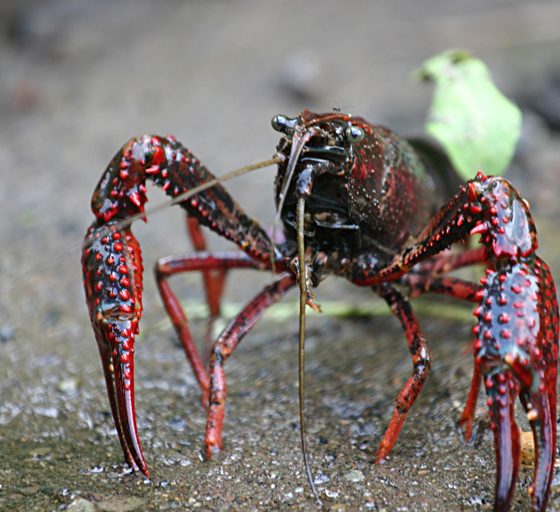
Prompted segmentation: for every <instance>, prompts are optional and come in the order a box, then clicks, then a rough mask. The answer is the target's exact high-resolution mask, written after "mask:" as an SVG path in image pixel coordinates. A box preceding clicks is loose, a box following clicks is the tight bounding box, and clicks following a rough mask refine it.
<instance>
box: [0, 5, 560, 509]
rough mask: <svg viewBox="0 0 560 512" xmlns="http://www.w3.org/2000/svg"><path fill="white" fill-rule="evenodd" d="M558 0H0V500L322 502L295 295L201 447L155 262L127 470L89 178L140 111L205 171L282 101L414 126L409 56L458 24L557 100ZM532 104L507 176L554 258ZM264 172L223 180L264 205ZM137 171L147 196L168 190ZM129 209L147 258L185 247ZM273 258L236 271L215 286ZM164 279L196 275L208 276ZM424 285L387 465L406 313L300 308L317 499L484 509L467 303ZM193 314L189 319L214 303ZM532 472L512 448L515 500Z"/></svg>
mask: <svg viewBox="0 0 560 512" xmlns="http://www.w3.org/2000/svg"><path fill="white" fill-rule="evenodd" d="M558 19H560V2H558V1H542V2H524V1H521V0H519V1H505V0H503V1H499V0H493V1H482V0H475V1H471V2H468V3H466V2H460V1H458V0H454V1H443V0H422V1H417V2H403V1H394V0H391V1H390V0H386V1H376V2H372V1H366V0H351V1H347V2H344V3H343V2H334V1H323V2H317V1H308V2H298V1H296V0H284V1H275V2H273V1H261V2H251V1H249V0H231V1H215V2H202V1H198V2H196V1H190V2H179V1H177V0H164V1H160V2H149V1H146V0H136V1H132V0H128V1H126V0H121V1H118V2H115V1H109V0H96V1H91V0H76V1H74V2H64V1H61V0H43V1H42V2H38V1H32V0H26V1H21V0H19V1H17V2H16V1H8V0H4V1H3V2H0V116H1V119H2V122H1V123H0V162H1V166H0V169H1V170H0V176H1V178H2V179H1V182H0V201H1V204H2V213H3V215H2V220H1V221H0V241H1V242H2V251H1V254H0V368H2V372H1V374H0V396H1V397H2V402H1V403H0V443H1V450H2V452H1V453H2V456H1V457H0V509H3V510H14V511H18V510H22V511H29V510H41V511H42V510H61V509H62V510H64V509H66V510H72V511H74V512H76V511H82V512H85V511H95V510H103V511H117V510H118V511H132V510H167V509H181V510H184V509H189V510H190V509H192V510H233V509H235V510H313V509H314V502H313V500H312V499H311V497H310V496H309V494H310V493H309V490H308V487H307V485H306V482H305V478H304V475H303V472H302V468H301V454H300V451H299V441H298V435H299V434H298V430H297V400H296V397H297V386H296V383H297V368H296V367H297V364H296V358H297V354H296V343H297V340H296V334H297V321H296V318H295V316H290V317H289V318H288V321H286V319H284V320H280V319H278V318H277V317H275V316H274V315H271V316H269V317H265V318H264V319H263V321H262V322H261V323H260V324H259V325H258V326H257V328H256V329H255V331H254V333H252V334H251V335H250V336H248V337H247V339H246V341H244V343H243V344H242V345H241V347H240V348H239V351H238V352H236V354H235V356H234V357H233V358H232V359H231V360H230V361H228V366H227V371H228V379H229V380H228V386H229V398H228V411H227V421H226V427H225V434H224V435H225V438H224V439H225V450H224V452H223V453H222V454H221V455H220V456H219V457H218V458H216V460H213V461H211V462H203V461H202V460H201V456H200V447H201V445H202V437H203V429H204V422H205V419H204V414H203V411H202V409H201V407H200V405H199V393H198V391H197V387H196V384H195V381H194V379H193V377H192V375H191V373H190V370H189V369H188V368H187V365H186V363H185V361H184V358H183V355H182V353H181V349H180V348H178V346H177V344H176V342H175V340H174V336H173V332H172V330H171V328H170V327H169V324H168V323H166V322H164V321H163V319H164V313H163V310H162V307H161V304H160V302H159V299H158V297H157V292H156V291H155V287H154V284H153V282H152V280H151V276H150V273H149V272H148V273H147V276H146V280H145V281H146V283H145V284H146V291H145V306H146V313H145V317H144V319H143V321H142V329H143V334H142V336H141V337H140V338H139V339H138V343H137V353H136V355H137V397H138V403H137V409H138V416H139V426H140V431H141V437H142V441H143V444H144V449H145V452H146V456H147V458H148V462H149V464H150V467H151V470H152V479H151V480H150V481H146V480H143V479H142V478H141V477H138V476H137V475H130V474H128V472H127V471H126V468H125V467H124V466H123V464H122V462H121V461H122V454H121V452H120V447H119V446H118V441H117V438H116V434H115V431H114V430H113V429H112V421H111V417H110V412H109V406H108V402H107V399H106V396H105V390H104V385H103V381H102V375H101V369H100V364H99V360H98V355H97V349H96V345H95V341H94V339H93V335H92V332H91V328H90V326H89V321H88V318H87V312H86V308H85V305H84V300H83V291H82V285H81V276H80V274H81V270H80V264H79V258H80V256H79V247H80V243H81V238H82V236H83V233H84V232H85V229H86V226H87V225H88V224H89V223H90V222H91V218H92V217H91V213H90V212H89V199H90V194H91V191H92V189H93V187H94V186H95V184H96V183H97V180H98V177H99V175H100V174H101V171H102V169H103V168H104V166H105V165H106V163H107V162H108V160H109V159H110V158H111V156H112V155H113V154H114V152H115V151H116V150H117V149H118V147H119V146H120V145H121V144H122V143H123V142H125V141H126V140H127V139H128V138H129V137H131V136H132V135H137V134H141V133H150V132H151V133H164V134H165V133H173V134H175V135H176V136H177V138H178V139H179V140H181V141H183V142H184V143H185V144H186V145H187V146H189V147H190V148H191V149H192V150H193V151H194V152H195V154H196V155H197V156H198V157H199V158H200V159H201V160H202V161H204V162H206V163H207V165H208V166H209V167H210V168H211V169H213V170H215V172H216V173H217V174H223V173H225V172H226V171H228V170H230V169H233V168H235V167H238V166H241V165H245V164H247V163H250V162H255V161H259V160H262V159H265V158H269V157H270V156H271V154H272V153H273V151H274V147H275V144H276V139H277V134H275V133H274V132H273V130H272V129H271V128H270V124H269V120H270V118H271V117H272V116H273V115H274V114H276V113H279V112H282V113H285V114H294V113H296V112H298V111H300V110H302V109H303V108H305V107H307V108H310V109H312V110H317V111H328V110H331V109H332V108H341V109H342V110H345V111H351V112H353V113H356V114H360V115H363V116H364V117H366V118H368V119H370V120H372V121H377V122H382V123H385V124H387V125H390V126H392V127H393V128H395V129H397V130H398V131H400V132H401V133H404V134H412V133H417V132H418V131H419V130H420V129H421V126H422V119H423V115H424V111H425V109H426V106H427V103H428V101H429V89H428V88H427V87H426V86H423V85H421V84H415V83H414V82H413V81H411V80H410V73H411V71H412V70H414V69H415V68H417V67H418V66H419V65H420V64H421V62H422V61H423V60H424V59H426V58H427V57H429V56H431V55H433V54H435V53H437V52H439V51H442V50H444V49H447V48H452V47H465V48H469V49H471V50H472V51H473V52H474V53H476V54H477V55H479V56H480V57H482V58H483V59H484V60H485V61H486V62H487V63H488V64H489V66H490V68H491V69H492V70H493V74H494V76H495V78H496V80H497V81H498V83H499V84H500V85H501V87H502V88H503V89H504V90H505V91H506V92H507V93H508V94H510V95H512V96H514V97H516V98H518V99H520V100H522V101H523V102H524V104H525V105H529V106H530V105H533V106H534V105H535V104H536V103H538V104H539V105H541V104H542V102H543V101H545V103H544V108H539V111H540V112H541V114H543V113H544V114H545V116H546V114H547V113H549V112H550V113H551V114H552V113H554V112H556V113H558V109H559V108H560V107H559V106H558V105H560V102H555V101H554V97H555V96H554V85H553V82H552V81H551V80H549V77H550V76H552V75H553V74H554V73H556V74H558V73H559V70H560V57H559V55H560V34H559V32H558ZM551 84H552V85H551ZM551 88H552V89H551ZM551 91H552V92H551ZM547 98H552V100H547ZM546 101H548V103H546ZM544 121H545V120H544V119H543V118H542V117H541V116H538V115H536V114H534V113H530V112H528V113H527V116H526V122H525V126H524V136H523V141H522V144H521V145H520V151H519V155H518V158H517V160H516V164H515V165H514V166H513V167H512V169H511V170H510V173H509V176H510V178H511V179H512V180H513V181H514V182H515V184H516V185H517V186H518V187H519V188H520V190H522V192H523V194H524V195H525V196H526V197H527V198H528V199H529V201H530V202H531V204H532V205H533V208H534V212H535V215H536V218H537V222H538V226H539V233H540V245H541V255H542V256H543V257H544V258H545V259H546V260H547V261H548V262H549V263H550V264H551V266H552V268H553V271H554V273H555V275H556V276H560V245H559V244H558V242H557V230H558V223H557V218H558V217H557V216H558V214H559V213H560V206H559V203H558V201H557V197H558V192H559V189H560V185H559V183H560V145H559V144H558V142H559V136H558V134H555V133H554V132H553V131H550V130H548V129H547V127H546V126H545V123H544ZM272 179H273V171H270V170H268V171H267V170H263V171H260V172H258V173H255V174H253V175H251V176H250V177H245V178H241V179H239V180H238V181H236V182H233V183H231V186H229V185H228V188H230V189H231V190H232V191H233V194H234V195H235V196H236V198H237V199H238V200H239V202H240V203H241V204H243V205H244V206H245V207H246V209H247V210H248V211H249V212H250V213H251V214H253V215H255V216H258V217H259V218H260V219H262V220H263V223H264V225H266V226H270V224H271V220H272V218H273V215H274V211H273V205H272V192H271V190H272V185H271V184H272ZM150 192H153V193H151V195H150V200H151V204H152V205H153V204H157V203H158V202H160V201H162V200H163V198H164V196H163V195H162V194H161V193H160V192H159V191H155V190H154V191H150ZM261 192H262V193H261ZM135 232H136V233H137V235H138V237H139V238H140V240H141V241H142V244H143V250H144V256H145V262H146V267H147V268H151V266H152V265H153V263H154V262H155V260H156V259H157V258H158V257H161V256H164V255H168V254H174V253H178V252H181V251H183V250H185V249H186V248H187V247H188V246H187V243H186V237H185V235H184V227H183V218H182V214H181V212H179V211H177V209H170V210H168V211H165V212H162V213H160V214H158V215H157V216H155V215H154V217H153V218H152V219H150V222H149V223H148V224H146V225H144V224H143V225H138V226H137V227H136V229H135ZM211 245H212V247H214V248H221V247H227V244H224V242H222V241H220V240H217V239H214V238H212V239H211ZM236 279H237V280H236ZM267 279H269V276H253V275H252V274H250V273H247V274H243V280H242V281H240V280H239V275H234V276H232V279H231V281H230V285H229V288H228V291H227V300H228V302H233V303H238V302H240V301H243V300H245V299H247V298H248V297H250V296H251V295H253V294H254V293H255V292H256V291H257V290H258V289H259V286H260V285H262V284H263V283H264V282H266V280H267ZM174 284H175V285H176V289H177V290H178V292H179V293H180V294H181V295H182V296H184V297H188V298H189V299H190V300H192V301H200V300H201V299H202V291H201V288H200V283H199V279H198V278H196V277H193V276H191V277H181V278H177V279H176V280H175V281H174ZM318 292H319V293H318V301H319V302H322V301H329V300H335V299H336V300H343V301H347V302H348V303H349V304H367V302H366V301H369V300H371V299H370V294H368V293H367V291H364V290H355V289H354V288H352V287H350V286H348V285H347V284H345V283H343V282H341V281H336V280H330V281H329V282H327V283H325V284H324V286H322V287H321V288H320V289H319V290H318ZM289 300H295V296H293V295H292V296H290V299H289ZM371 303H372V310H373V309H375V307H377V306H380V305H379V304H378V301H375V300H372V301H371ZM429 304H430V303H429V302H423V303H422V304H421V306H422V309H421V310H422V312H423V313H422V314H421V315H420V317H421V319H422V321H423V326H424V329H425V331H426V334H427V336H428V339H429V340H430V341H431V343H432V352H433V359H434V364H433V371H432V374H431V376H430V378H429V380H428V382H427V384H426V386H425V389H424V392H423V393H422V395H421V397H420V398H419V400H418V401H417V403H416V404H415V406H414V408H413V411H412V412H411V414H410V416H409V419H408V421H407V423H406V425H405V427H404V429H403V431H402V434H401V436H400V439H399V442H398V444H397V446H396V448H395V450H394V452H393V455H392V456H391V457H390V458H389V460H388V461H387V463H386V464H383V465H380V466H374V465H372V464H371V460H372V456H373V453H374V451H375V447H376V444H377V442H378V441H379V438H380V436H381V435H382V433H383V430H384V428H385V426H386V425H387V422H388V420H389V417H390V413H391V408H392V404H393V400H394V397H395V396H396V394H397V393H398V390H399V389H400V386H402V384H403V382H404V380H405V379H406V378H407V376H408V374H409V372H410V362H409V358H408V355H407V351H406V344H405V341H404V338H403V335H402V332H401V331H400V328H399V326H398V324H397V322H396V321H395V320H394V319H392V318H390V317H389V316H388V315H387V314H386V313H384V314H381V315H378V316H377V317H375V318H365V319H337V318H333V317H329V316H325V315H323V316H312V317H310V318H309V328H308V355H307V360H308V372H307V381H308V418H309V419H308V421H309V438H310V451H311V459H312V464H313V470H314V472H315V475H316V478H317V485H318V487H319V489H320V492H321V494H322V497H323V499H324V503H325V506H326V508H327V509H330V510H337V511H342V510H348V511H350V510H352V511H353V510H387V511H390V510H403V511H404V510H411V511H412V510H430V511H439V510H442V511H443V510H445V511H449V510H490V509H491V503H492V500H493V493H494V491H493V486H494V475H495V470H494V454H493V446H492V440H491V437H490V435H489V433H488V432H487V429H486V428H485V422H486V413H485V411H484V408H481V409H480V411H479V417H480V418H481V420H480V423H479V425H478V428H477V435H476V437H475V442H474V443H473V444H471V445H467V444H466V443H464V442H463V441H462V437H461V432H460V430H459V429H458V428H457V427H456V424H455V422H456V419H457V418H458V416H459V415H460V412H461V408H462V405H463V404H464V401H465V398H466V394H467V391H468V387H469V382H470V373H471V371H472V364H471V358H470V356H469V354H468V350H469V343H468V342H469V337H470V334H469V332H470V326H471V321H465V320H463V318H464V317H465V315H467V316H468V308H466V309H465V308H461V307H460V306H456V307H454V309H453V315H452V317H454V318H447V319H445V318H436V317H437V316H441V315H438V314H437V312H438V311H441V308H442V306H441V302H440V303H437V304H438V305H437V307H436V308H433V307H432V308H431V307H430V306H429ZM381 309H382V308H381ZM194 327H195V331H196V332H198V334H199V337H200V335H202V333H203V331H204V322H203V321H198V322H195V325H194ZM448 340H449V342H448ZM357 341H358V343H357ZM481 402H483V401H481ZM530 476H531V469H530V468H524V469H523V471H522V474H521V478H520V484H519V489H518V492H517V493H516V501H515V505H514V509H515V510H526V509H527V508H528V506H529V505H528V503H529V502H528V499H527V487H528V485H529V483H530ZM553 485H554V487H553V491H552V495H551V503H550V507H549V509H550V510H560V479H559V477H558V476H557V477H556V479H555V481H554V484H553Z"/></svg>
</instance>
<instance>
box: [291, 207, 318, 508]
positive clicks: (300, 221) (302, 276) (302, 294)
mask: <svg viewBox="0 0 560 512" xmlns="http://www.w3.org/2000/svg"><path fill="white" fill-rule="evenodd" d="M304 215H305V199H304V198H303V197H300V198H299V199H298V202H297V219H296V222H297V246H298V270H299V357H298V369H299V433H300V437H301V452H302V454H303V464H304V465H305V473H306V474H307V481H308V482H309V485H310V486H311V491H312V492H313V496H315V499H316V500H317V505H318V506H319V507H321V506H322V504H321V498H319V492H318V491H317V488H316V487H315V482H314V481H313V475H312V474H311V467H310V465H309V452H308V450H307V431H306V428H305V308H306V307H307V267H306V265H305V243H304V242H305V240H304V235H305V232H304Z"/></svg>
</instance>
